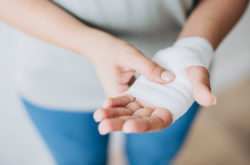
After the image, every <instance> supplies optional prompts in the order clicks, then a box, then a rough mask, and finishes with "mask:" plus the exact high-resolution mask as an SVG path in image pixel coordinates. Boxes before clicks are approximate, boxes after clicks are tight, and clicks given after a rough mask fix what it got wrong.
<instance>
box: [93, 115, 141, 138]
mask: <svg viewBox="0 0 250 165" xmlns="http://www.w3.org/2000/svg"><path fill="white" fill-rule="evenodd" d="M135 118H138V117H137V116H122V117H119V118H111V119H105V120H103V121H102V122H100V124H99V126H98V130H99V132H100V134H102V135H105V134H108V133H110V132H114V131H120V130H122V127H123V124H124V123H125V122H126V121H127V120H130V119H135Z"/></svg>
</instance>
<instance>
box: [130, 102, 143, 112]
mask: <svg viewBox="0 0 250 165" xmlns="http://www.w3.org/2000/svg"><path fill="white" fill-rule="evenodd" d="M126 107H127V108H129V109H131V110H133V111H136V110H137V109H139V108H142V106H141V105H140V104H139V103H138V102H131V103H129V104H128V105H127V106H126Z"/></svg>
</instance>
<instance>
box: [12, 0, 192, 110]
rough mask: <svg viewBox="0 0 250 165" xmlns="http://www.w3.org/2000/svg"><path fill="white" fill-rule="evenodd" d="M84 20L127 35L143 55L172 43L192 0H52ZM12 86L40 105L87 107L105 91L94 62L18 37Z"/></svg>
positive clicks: (97, 103) (96, 102)
mask: <svg viewBox="0 0 250 165" xmlns="http://www.w3.org/2000/svg"><path fill="white" fill-rule="evenodd" d="M54 2H55V3H57V4H58V5H60V6H61V7H63V8H64V9H66V10H68V11H70V12H71V13H73V14H74V15H76V16H77V17H78V18H80V19H81V20H82V21H83V22H84V23H87V24H88V25H91V26H94V27H96V28H100V29H102V30H105V31H108V32H109V33H111V34H113V35H115V36H117V37H119V38H122V39H124V40H127V41H128V42H130V43H131V44H132V45H134V46H135V47H136V48H138V49H140V50H141V51H142V52H143V53H144V54H145V55H146V56H148V57H152V55H153V54H154V53H155V52H156V51H158V50H160V49H163V48H165V47H168V46H171V45H172V44H173V42H174V41H175V39H176V37H177V35H178V33H179V32H180V29H181V27H182V25H183V23H184V22H185V18H186V12H187V10H189V9H190V7H191V3H192V0H185V1H184V0H152V1H151V0H109V1H102V0H84V1H83V0H74V1H70V0H55V1H54ZM17 53H18V57H20V58H19V59H18V64H17V68H16V82H17V89H18V91H19V92H20V95H21V96H23V97H24V98H26V99H28V100H29V101H31V102H33V103H35V104H37V105H39V106H43V107H47V108H52V109H58V110H70V111H86V110H87V111H92V110H94V109H95V108H98V107H100V106H101V104H102V101H103V100H104V99H105V94H104V92H103V89H102V87H101V84H100V82H99V79H98V77H97V75H96V73H95V70H94V68H93V66H92V65H91V64H90V63H89V62H88V61H87V60H86V59H85V58H84V57H82V56H80V55H77V54H74V53H72V52H70V51H67V50H65V49H62V48H58V47H56V46H53V45H50V44H48V43H45V42H42V41H39V40H37V39H35V38H32V37H29V36H27V35H24V34H23V35H22V36H21V37H20V42H19V47H18V49H17Z"/></svg>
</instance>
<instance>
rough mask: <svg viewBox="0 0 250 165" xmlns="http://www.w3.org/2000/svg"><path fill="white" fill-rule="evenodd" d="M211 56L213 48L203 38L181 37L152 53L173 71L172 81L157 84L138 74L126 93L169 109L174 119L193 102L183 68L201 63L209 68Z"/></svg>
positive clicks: (161, 63) (159, 62)
mask: <svg viewBox="0 0 250 165" xmlns="http://www.w3.org/2000/svg"><path fill="white" fill-rule="evenodd" d="M212 57H213V48H212V46H211V45H210V43H209V42H208V41H206V40H205V39H203V38H201V37H190V38H185V39H181V40H179V41H177V42H176V43H175V44H174V45H173V46H172V47H170V48H166V49H163V50H160V51H158V52H157V53H156V55H155V56H154V57H153V61H155V62H156V63H158V64H159V65H161V66H162V67H164V68H166V69H168V70H171V71H172V72H174V73H175V79H174V81H173V82H172V83H169V84H158V83H155V82H152V81H149V80H147V79H146V78H145V77H144V76H140V77H139V78H138V79H137V80H136V81H135V82H134V84H133V85H132V86H131V87H130V88H129V90H128V91H127V92H126V93H128V94H131V95H133V96H134V97H136V98H137V99H138V100H141V101H144V102H146V103H148V104H151V105H154V106H157V107H162V108H166V109H168V110H169V111H170V112H171V114H172V117H173V122H174V121H175V120H177V119H178V118H179V117H181V116H182V115H183V114H184V113H186V111H187V110H188V109H189V108H190V106H191V105H192V104H193V102H194V97H193V92H192V86H191V84H190V82H189V80H188V79H187V77H186V73H185V68H187V67H189V66H202V67H205V68H206V69H208V68H209V64H210V62H211V59H212Z"/></svg>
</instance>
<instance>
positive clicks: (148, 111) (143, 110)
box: [133, 108, 153, 117]
mask: <svg viewBox="0 0 250 165" xmlns="http://www.w3.org/2000/svg"><path fill="white" fill-rule="evenodd" d="M152 112H153V109H150V108H140V109H138V110H137V111H135V112H134V114H133V115H137V116H141V117H148V116H150V115H151V114H152Z"/></svg>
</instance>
